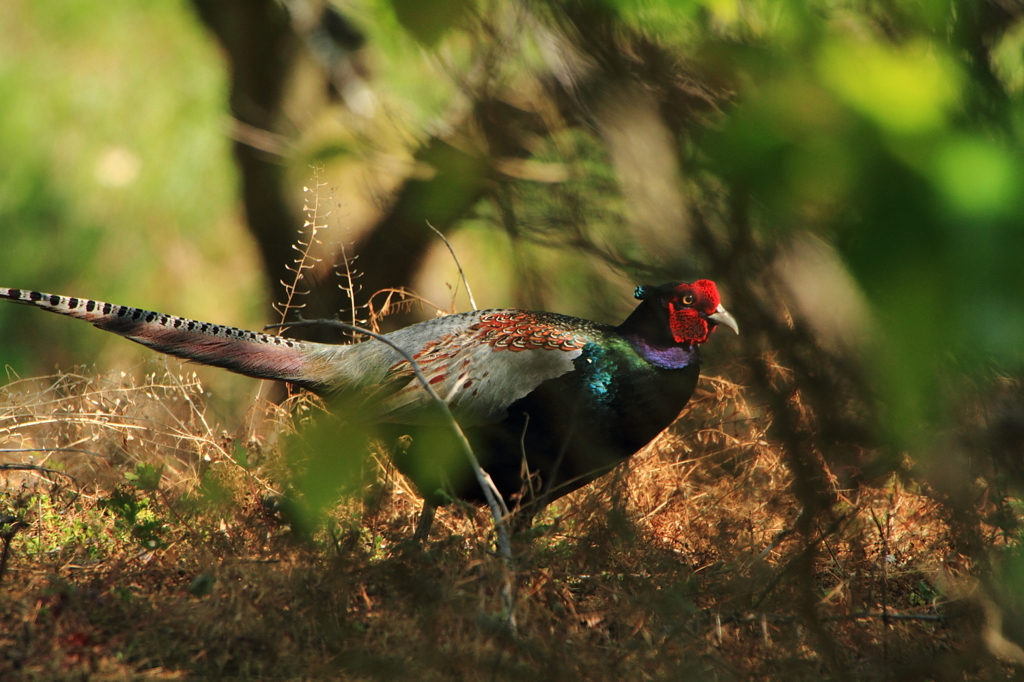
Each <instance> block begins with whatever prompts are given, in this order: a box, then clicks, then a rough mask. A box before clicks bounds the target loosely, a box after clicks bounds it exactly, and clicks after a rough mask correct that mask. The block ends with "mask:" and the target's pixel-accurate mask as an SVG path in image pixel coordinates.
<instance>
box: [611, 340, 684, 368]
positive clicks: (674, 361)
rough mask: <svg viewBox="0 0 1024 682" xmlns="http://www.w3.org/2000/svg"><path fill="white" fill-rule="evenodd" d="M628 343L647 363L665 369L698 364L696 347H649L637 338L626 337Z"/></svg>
mask: <svg viewBox="0 0 1024 682" xmlns="http://www.w3.org/2000/svg"><path fill="white" fill-rule="evenodd" d="M626 338H627V339H628V340H629V343H630V344H631V345H632V346H633V348H635V349H636V352H637V353H638V354H639V355H640V357H642V358H643V359H644V360H646V361H647V362H649V363H651V364H652V365H655V366H657V367H664V368H665V369H682V368H683V367H688V366H690V365H692V364H694V363H697V362H700V358H699V356H698V354H697V346H667V347H663V348H659V347H657V346H651V345H649V344H648V343H647V342H646V341H644V340H643V339H642V338H640V337H639V336H627V337H626Z"/></svg>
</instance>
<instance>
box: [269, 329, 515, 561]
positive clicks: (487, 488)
mask: <svg viewBox="0 0 1024 682" xmlns="http://www.w3.org/2000/svg"><path fill="white" fill-rule="evenodd" d="M314 325H326V326H332V327H341V328H342V329H345V330H346V331H351V332H358V333H360V334H365V335H366V336H369V337H371V338H373V339H376V340H377V341H380V342H382V343H386V344H387V345H389V346H391V348H393V349H394V350H395V351H396V352H397V353H398V354H399V355H401V356H402V357H403V358H405V360H406V362H408V363H409V366H410V367H412V371H413V373H414V374H415V375H416V379H417V380H419V382H420V384H421V385H422V386H423V389H424V390H425V391H426V392H427V394H428V395H429V396H430V398H431V399H432V400H433V401H434V402H435V403H436V404H437V406H438V408H439V409H440V410H441V413H442V414H443V415H444V418H445V421H447V422H448V425H449V426H451V428H452V431H454V433H455V435H456V438H457V439H458V441H459V445H461V446H462V451H463V453H464V454H465V455H466V458H467V459H468V460H469V463H470V466H472V467H473V473H474V474H475V475H476V480H477V483H478V484H479V485H480V488H481V489H482V490H483V491H484V497H486V498H487V505H488V506H489V507H490V508H491V515H492V516H493V517H494V525H495V528H496V529H497V532H498V548H499V550H500V551H501V556H502V558H503V559H505V561H506V562H509V564H511V561H512V540H511V537H510V535H509V531H508V523H507V520H506V519H507V518H508V515H509V511H508V507H507V506H506V505H505V499H504V498H503V497H502V496H501V493H500V492H499V491H498V488H497V487H496V486H495V485H494V482H493V481H492V480H491V477H490V475H489V474H488V473H487V472H486V471H484V470H483V467H481V466H480V461H479V460H478V459H477V458H476V455H475V454H474V453H473V448H472V446H470V444H469V439H468V438H466V434H465V433H463V431H462V427H460V426H459V423H458V422H457V421H455V417H454V416H452V412H451V409H449V407H448V403H446V402H445V401H443V400H441V396H439V395H438V394H437V393H436V392H435V391H434V387H433V386H431V385H430V382H429V381H427V377H426V375H424V374H423V370H422V369H420V365H419V363H418V362H417V361H416V359H415V358H413V357H412V355H410V354H409V353H407V352H406V351H405V350H404V349H402V348H399V347H398V346H397V345H396V344H395V343H394V342H393V341H391V339H389V338H387V337H386V336H384V335H382V334H378V333H376V332H372V331H370V330H369V329H363V328H362V327H357V326H356V325H353V324H347V323H345V322H340V321H338V320H299V321H297V322H290V323H289V324H288V325H287V326H289V327H311V326H314ZM282 326H285V325H280V324H271V325H267V326H266V329H274V328H277V327H282Z"/></svg>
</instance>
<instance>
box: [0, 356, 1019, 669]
mask: <svg viewBox="0 0 1024 682" xmlns="http://www.w3.org/2000/svg"><path fill="white" fill-rule="evenodd" d="M204 399H205V396H204V394H203V389H202V387H201V386H200V385H199V383H198V381H197V380H196V379H195V377H193V376H191V375H181V374H178V373H177V372H174V371H167V370H166V365H165V366H164V369H163V370H160V371H156V372H153V373H151V374H148V375H147V376H146V377H145V379H144V380H143V381H141V382H135V381H134V380H133V379H132V377H131V376H129V375H124V374H115V375H100V376H95V375H90V374H86V373H77V374H61V375H57V376H53V377H45V378H39V379H34V380H23V381H18V382H15V383H13V384H11V385H9V386H8V387H6V388H4V389H3V390H2V392H0V448H2V449H3V450H4V452H2V453H0V457H3V459H2V460H0V461H3V462H6V463H7V464H5V465H4V466H5V469H3V470H0V476H2V482H0V485H2V488H0V541H3V542H9V545H10V547H9V552H8V555H9V556H8V560H7V565H6V568H5V570H4V572H3V575H2V576H0V679H4V680H8V679H28V680H63V679H68V680H70V679H76V680H77V679H118V680H120V679H152V678H155V679H180V678H191V677H210V678H221V679H224V678H226V679H258V680H259V679H266V680H270V679H273V680H292V679H294V680H299V679H316V680H320V679H343V680H391V679H398V678H402V679H415V680H434V679H436V680H449V679H469V678H472V679H493V680H521V679H539V680H547V679H550V680H564V679H588V680H593V681H598V680H623V679H749V678H759V679H778V680H784V679H785V680H788V679H809V678H821V677H824V678H836V679H843V678H846V679H890V678H903V679H921V678H923V677H930V678H941V677H942V675H941V672H942V670H943V668H944V667H948V668H949V669H954V668H955V669H958V670H964V669H965V664H964V661H965V660H966V661H969V662H970V663H969V665H966V668H968V669H971V670H973V671H974V672H975V673H976V674H977V675H978V676H980V677H991V676H996V677H1000V676H1002V675H1003V674H1004V673H1006V672H1007V670H1004V669H1003V667H1002V664H1001V663H1000V662H999V661H998V659H996V658H994V657H992V656H991V655H990V654H988V653H985V652H986V651H990V650H992V647H991V646H989V647H987V648H986V647H983V646H982V645H981V644H980V643H981V642H983V641H985V638H986V637H992V636H997V637H998V636H1000V635H999V633H998V624H995V625H993V624H992V622H991V618H988V619H987V616H986V613H988V611H987V610H986V605H985V603H984V601H983V600H982V599H980V598H978V597H976V596H974V592H973V587H972V586H973V582H972V579H971V578H970V577H969V576H970V575H971V574H972V571H973V569H974V567H973V566H971V565H970V562H969V561H968V560H967V559H966V558H965V557H963V556H960V555H958V554H957V553H956V551H955V550H954V549H952V546H953V545H952V544H951V542H950V532H951V531H950V528H949V524H948V523H947V520H946V519H945V515H944V512H943V508H942V507H941V506H940V505H939V504H937V503H936V502H935V501H933V500H932V498H931V497H929V496H928V495H926V494H924V493H925V491H921V490H916V489H914V488H912V487H909V486H908V484H906V483H904V482H901V481H900V480H898V479H896V478H892V479H888V480H886V481H882V482H878V484H877V485H875V486H869V487H860V488H859V489H857V490H849V491H844V490H840V489H838V487H837V499H839V500H840V502H839V503H838V504H837V506H836V508H835V509H833V510H831V511H832V513H831V515H830V517H829V518H830V519H831V522H830V524H829V525H827V526H822V527H819V528H817V529H816V533H815V535H814V537H812V538H810V539H808V538H806V537H805V536H802V535H799V534H797V533H795V532H794V530H793V529H794V528H795V526H796V522H797V516H798V513H799V508H798V505H797V504H796V502H795V501H794V496H793V493H792V490H791V485H792V480H791V477H790V475H789V473H788V472H787V470H786V468H785V467H784V466H783V464H782V460H781V457H782V455H781V447H780V446H779V445H778V444H777V443H774V442H772V440H771V439H770V438H769V436H768V435H767V434H768V427H769V423H768V421H769V417H768V415H767V414H766V412H765V410H764V409H763V408H761V407H759V406H758V405H756V404H751V403H750V402H749V401H750V400H751V398H750V397H749V396H748V395H747V392H746V391H745V390H744V388H743V387H742V386H740V385H737V384H734V383H732V382H730V381H727V380H725V379H722V378H716V377H710V378H702V380H701V384H700V387H699V388H698V392H697V395H696V396H695V398H694V399H693V400H692V401H691V403H690V405H689V407H688V408H687V410H686V412H685V413H684V414H683V416H682V417H681V418H680V420H679V421H678V422H677V424H676V426H675V427H674V428H673V429H670V430H669V431H668V432H666V433H665V434H663V435H662V437H661V438H659V439H658V440H657V441H655V443H654V444H652V446H650V447H648V448H647V449H646V450H644V451H643V452H642V453H641V454H640V455H638V456H637V457H635V458H633V460H632V461H631V462H630V463H629V464H627V465H624V466H622V467H619V468H618V469H617V470H615V471H614V472H613V473H611V474H609V475H608V476H605V477H604V478H602V479H601V480H600V481H598V482H597V483H596V484H594V485H591V486H588V487H586V488H584V489H583V490H581V491H578V492H577V493H574V494H573V495H570V496H567V497H566V498H564V499H562V500H559V501H558V502H557V503H556V504H554V505H552V506H551V507H550V508H549V509H548V510H547V511H546V512H545V513H544V514H543V516H542V517H541V518H539V519H538V520H537V522H536V524H535V528H534V531H533V532H532V534H531V537H529V538H525V537H524V538H519V539H518V541H517V543H516V547H515V565H514V568H515V583H516V590H515V600H514V608H515V615H516V618H515V622H516V627H515V629H509V628H508V627H507V626H506V623H507V620H506V619H505V618H504V616H505V615H506V614H503V613H502V612H501V609H502V600H501V598H500V590H501V586H502V584H503V583H502V580H503V575H504V573H503V566H502V564H501V561H500V560H499V559H498V558H497V556H496V555H495V552H494V549H493V547H494V537H493V532H492V528H493V524H492V522H491V520H490V518H489V516H488V515H487V514H486V513H485V512H484V511H482V510H478V509H474V508H471V507H466V506H459V505H452V506H450V507H448V508H446V509H442V510H441V511H440V512H439V514H438V517H437V520H436V521H435V530H434V534H433V535H432V537H431V540H430V541H429V542H428V543H427V545H426V546H425V547H424V548H422V549H420V548H419V547H418V546H417V545H415V544H414V543H412V542H411V541H410V538H411V536H412V533H413V529H414V527H415V520H416V515H417V512H418V502H417V500H416V497H415V495H414V494H413V492H412V491H411V489H410V488H409V486H408V484H407V483H406V482H405V481H404V480H403V479H402V478H401V477H400V476H399V475H398V474H396V473H395V472H394V471H393V470H391V469H390V468H389V467H388V466H387V465H386V462H384V461H383V460H382V459H381V458H378V459H377V460H375V464H374V466H375V467H376V470H375V471H371V472H367V473H368V475H367V476H366V479H365V480H366V482H365V485H364V486H363V490H362V494H361V495H356V496H349V497H342V498H339V500H338V503H337V506H336V508H335V509H334V510H333V511H332V513H331V514H330V518H329V519H328V521H327V522H326V523H324V524H322V525H321V526H320V527H318V528H317V529H315V530H314V531H313V532H312V533H309V534H304V533H302V532H299V529H298V528H296V527H295V526H294V523H293V519H292V518H291V516H290V515H289V512H288V509H287V505H285V504H283V503H282V500H285V499H286V498H287V496H286V495H283V493H285V492H286V491H287V490H288V488H289V486H290V477H291V476H292V469H291V468H290V467H289V465H288V463H287V462H286V461H285V457H284V456H283V454H282V451H283V450H284V449H285V446H284V443H286V442H287V439H288V437H289V434H290V433H291V432H292V431H293V430H294V429H295V427H296V425H297V424H298V423H299V422H301V421H303V420H305V419H307V418H309V417H310V416H311V415H314V414H315V413H316V412H317V410H318V409H319V406H318V405H317V404H316V403H315V401H312V400H310V399H308V398H306V397H303V396H298V397H293V398H292V399H290V400H289V401H288V402H287V403H285V404H284V405H283V406H277V405H273V404H271V403H263V404H260V405H258V406H257V407H255V408H253V410H254V411H253V414H251V415H249V417H250V418H249V419H247V420H246V424H247V426H245V427H242V428H241V429H240V430H238V431H236V432H227V431H223V430H219V427H218V426H216V425H215V424H211V423H209V422H208V420H207V417H206V410H205V406H204ZM339 456H342V455H341V453H339ZM835 485H836V486H839V483H838V482H837V483H836V484H835ZM991 540H992V542H993V543H994V544H998V543H999V540H998V537H997V534H996V533H995V532H994V531H993V535H992V538H991ZM993 628H994V630H993ZM954 664H955V665H954Z"/></svg>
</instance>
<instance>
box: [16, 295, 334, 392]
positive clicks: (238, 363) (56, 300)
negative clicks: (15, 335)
mask: <svg viewBox="0 0 1024 682" xmlns="http://www.w3.org/2000/svg"><path fill="white" fill-rule="evenodd" d="M0 298H6V299H8V300H11V301H15V302H16V303H24V304H26V305H34V306H36V307H38V308H42V309H43V310H49V311H50V312H54V313H59V314H61V315H67V316H69V317H76V318H78V319H80V320H86V321H87V322H91V323H92V324H93V325H95V326H97V327H99V328H100V329H103V330H105V331H109V332H114V333H115V334H120V335H121V336H124V337H125V338H128V339H131V340H132V341H135V342H136V343H141V344H142V345H143V346H146V347H148V348H152V349H153V350H157V351H160V352H161V353H167V354H168V355H174V356H176V357H179V358H184V359H186V360H192V361H194V362H199V363H202V364H204V365H213V366H214V367H223V368H224V369H227V370H230V371H232V372H237V373H238V374H245V375H246V376H251V377H256V378H258V379H279V380H282V381H290V382H294V383H297V384H300V385H303V386H307V387H309V388H316V387H318V385H319V384H320V382H318V381H315V380H312V379H313V377H312V375H313V374H317V372H316V371H315V370H314V367H317V366H319V365H320V364H321V363H319V362H316V356H320V355H323V354H324V352H325V351H333V350H334V347H332V346H324V345H323V344H315V343H303V342H299V341H293V340H291V339H285V338H282V337H280V336H270V335H269V334H262V333H260V332H251V331H246V330H244V329H236V328H234V327H224V326H221V325H218V324H210V323H208V322H198V321H196V320H189V319H186V318H183V317H175V316H174V315H164V314H163V313H155V312H151V311H148V310H140V309H139V308H129V307H128V306H123V305H112V304H110V303H103V302H102V301H92V300H89V299H86V298H74V297H69V296H57V295H55V294H44V293H40V292H38V291H25V290H23V289H4V288H0Z"/></svg>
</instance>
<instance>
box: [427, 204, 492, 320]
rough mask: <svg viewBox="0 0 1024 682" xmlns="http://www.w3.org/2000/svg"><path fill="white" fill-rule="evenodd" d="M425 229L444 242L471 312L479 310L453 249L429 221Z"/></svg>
mask: <svg viewBox="0 0 1024 682" xmlns="http://www.w3.org/2000/svg"><path fill="white" fill-rule="evenodd" d="M427 227H429V228H430V229H431V230H433V231H434V233H435V234H437V236H438V237H440V238H441V241H443V242H444V245H445V246H447V247H448V252H449V253H451V254H452V260H454V261H455V267H457V268H458V269H459V277H461V278H462V284H463V285H464V286H465V287H466V294H467V295H468V296H469V304H470V305H471V306H473V310H480V309H479V308H477V307H476V300H474V298H473V290H472V289H470V288H469V280H468V279H466V273H465V272H463V271H462V263H460V262H459V257H458V256H456V255H455V249H453V248H452V245H451V244H450V243H449V242H448V239H447V238H445V236H444V234H442V233H441V230H439V229H437V228H436V227H434V226H433V225H431V224H430V221H429V220H428V221H427ZM453 297H454V294H453Z"/></svg>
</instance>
